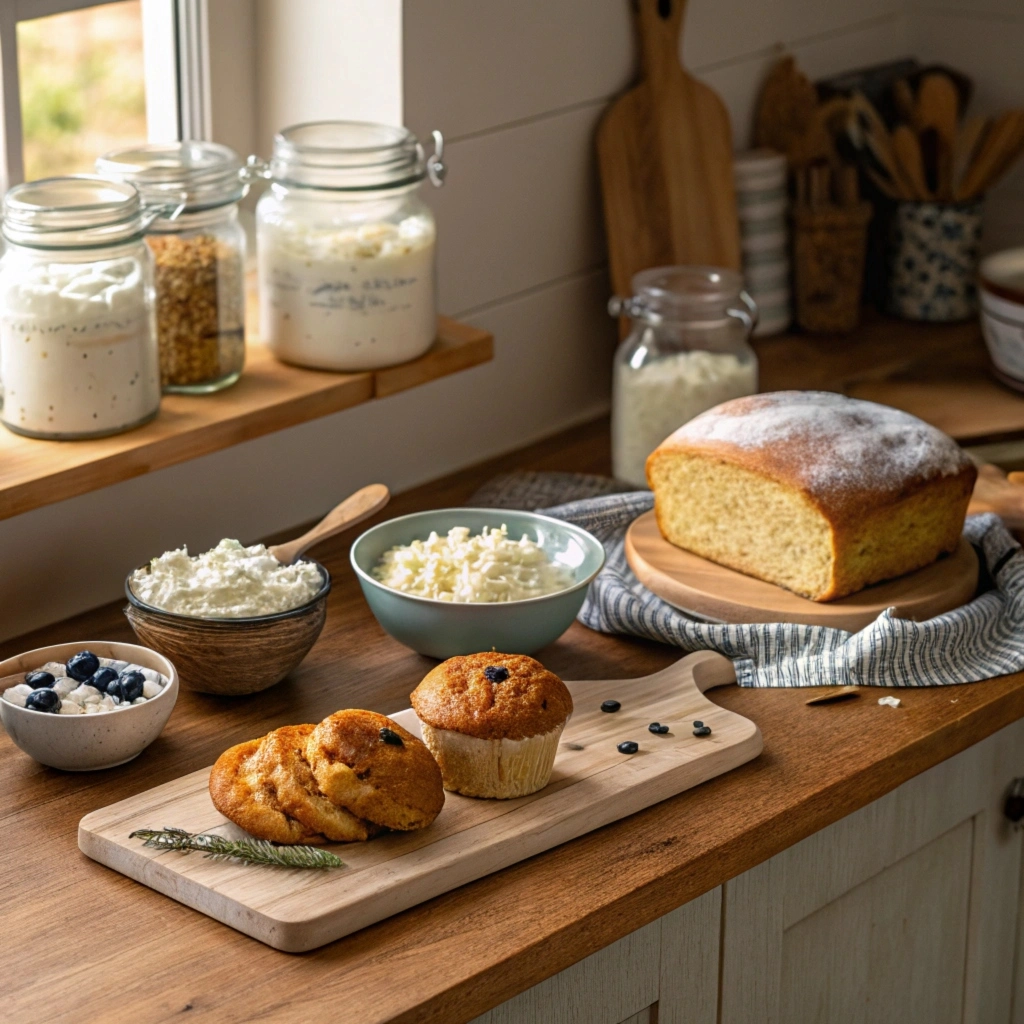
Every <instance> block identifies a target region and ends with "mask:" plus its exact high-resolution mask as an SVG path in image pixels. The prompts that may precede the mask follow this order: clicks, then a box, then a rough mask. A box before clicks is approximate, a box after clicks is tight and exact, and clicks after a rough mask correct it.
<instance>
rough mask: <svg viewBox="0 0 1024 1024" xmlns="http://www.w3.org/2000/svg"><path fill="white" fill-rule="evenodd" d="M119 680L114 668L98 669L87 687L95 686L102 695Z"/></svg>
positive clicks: (88, 681) (90, 678)
mask: <svg viewBox="0 0 1024 1024" xmlns="http://www.w3.org/2000/svg"><path fill="white" fill-rule="evenodd" d="M116 678H117V673H116V672H115V671H114V670H113V669H112V668H98V669H96V671H95V672H94V673H93V675H91V676H90V677H89V679H88V680H87V683H86V685H87V686H95V687H96V689H97V690H99V691H100V693H106V692H107V687H108V686H109V685H110V684H111V683H112V682H113V681H114V680H115V679H116Z"/></svg>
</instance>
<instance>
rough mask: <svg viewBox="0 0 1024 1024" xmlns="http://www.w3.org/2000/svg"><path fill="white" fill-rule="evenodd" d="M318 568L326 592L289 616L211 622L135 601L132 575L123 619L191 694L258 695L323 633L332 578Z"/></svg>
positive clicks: (288, 614) (294, 666) (127, 590)
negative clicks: (170, 663) (169, 665)
mask: <svg viewBox="0 0 1024 1024" xmlns="http://www.w3.org/2000/svg"><path fill="white" fill-rule="evenodd" d="M305 561H309V562H313V559H311V558H310V559H305ZM147 564H148V563H147ZM313 564H314V565H315V566H316V567H317V569H319V570H320V576H321V579H322V580H323V586H321V588H320V590H319V591H318V592H317V594H316V595H315V596H314V597H313V598H311V599H310V600H309V601H307V602H306V603H305V604H301V605H299V606H298V607H297V608H291V609H289V610H288V611H286V612H277V613H276V614H274V615H259V616H254V617H252V618H244V619H206V618H199V617H198V616H194V615H179V614H177V613H175V612H167V611H162V610H161V609H159V608H154V607H153V606H152V605H149V604H146V603H145V602H144V601H140V600H139V598H137V597H136V596H135V594H134V593H133V591H132V587H131V579H132V574H129V575H128V578H127V580H125V585H124V589H125V594H126V595H127V597H128V606H127V607H126V608H125V610H124V613H125V616H126V617H127V619H128V621H129V622H130V623H131V626H132V629H134V630H135V635H136V636H137V637H138V638H139V640H140V641H141V642H142V643H143V644H145V645H146V646H147V647H152V648H153V650H154V651H159V652H160V653H161V654H163V655H164V656H165V657H167V658H169V659H170V660H171V661H173V662H174V665H175V667H176V668H177V670H178V679H179V680H180V683H181V685H182V686H183V687H184V688H185V689H186V690H197V691H198V692H199V693H217V694H222V695H224V696H230V697H237V696H241V695H242V694H245V693H258V692H259V691H260V690H266V689H267V688H268V687H270V686H273V685H274V684H275V683H279V682H280V681H281V680H282V679H284V677H285V676H286V675H288V673H289V672H291V671H292V669H294V668H296V667H297V666H298V665H299V663H300V662H301V661H302V659H303V658H305V656H306V655H307V654H308V653H309V651H310V649H311V648H312V646H313V644H315V643H316V641H317V638H318V637H319V636H320V631H321V630H322V629H323V628H324V622H325V621H326V619H327V595H328V594H329V593H330V592H331V576H330V573H328V571H327V570H326V569H325V568H324V567H323V566H322V565H320V563H319V562H313Z"/></svg>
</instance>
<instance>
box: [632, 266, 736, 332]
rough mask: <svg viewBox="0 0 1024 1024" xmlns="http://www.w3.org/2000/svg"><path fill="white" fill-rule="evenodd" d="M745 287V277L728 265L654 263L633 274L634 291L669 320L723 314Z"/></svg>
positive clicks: (640, 298) (643, 302)
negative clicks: (676, 265) (655, 264)
mask: <svg viewBox="0 0 1024 1024" xmlns="http://www.w3.org/2000/svg"><path fill="white" fill-rule="evenodd" d="M742 290H743V277H742V276H741V275H740V274H739V273H738V272H737V271H735V270H727V269H726V268H725V267H708V266H678V267H652V268H651V269H650V270H642V271H640V273H639V274H634V275H633V294H634V295H635V296H636V298H637V299H638V300H639V301H640V302H641V303H642V304H643V305H644V306H646V307H648V308H649V309H651V310H653V311H656V312H657V313H659V314H661V316H662V317H664V318H665V319H668V320H673V319H676V318H685V319H688V318H690V317H693V316H699V317H703V316H708V315H714V314H719V315H722V314H723V313H724V311H725V309H726V307H727V306H729V304H730V303H732V302H734V301H735V300H736V297H737V296H738V295H739V294H740V292H741V291H742Z"/></svg>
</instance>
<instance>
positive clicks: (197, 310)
mask: <svg viewBox="0 0 1024 1024" xmlns="http://www.w3.org/2000/svg"><path fill="white" fill-rule="evenodd" d="M96 169H97V170H98V171H99V172H100V174H102V175H103V176H104V177H107V178H114V179H116V180H118V181H128V182H131V183H132V184H133V185H134V186H135V187H136V188H137V189H138V190H139V192H140V193H141V195H142V198H143V201H144V202H145V203H146V204H147V205H153V206H163V207H164V208H165V209H166V210H168V211H169V215H168V216H165V217H157V218H156V219H155V220H154V221H153V222H152V223H151V224H150V225H149V229H148V231H147V235H146V242H147V243H148V245H149V248H150V250H151V251H152V253H153V260H154V264H155V272H156V319H157V336H158V339H159V343H160V379H161V382H162V384H163V389H164V391H168V392H183V393H185V394H206V393H208V392H212V391H219V390H221V389H222V388H226V387H228V386H229V385H231V384H234V383H235V381H237V380H238V378H239V376H240V375H241V373H242V366H243V364H244V362H245V231H244V230H243V229H242V226H241V225H240V224H239V222H238V202H239V200H240V199H242V198H243V196H245V194H246V192H247V191H248V188H249V184H248V177H249V175H248V172H247V170H246V169H245V168H244V167H243V166H242V162H241V161H240V160H239V158H238V155H237V154H236V153H235V152H234V150H231V149H229V148H228V147H227V146H220V145H217V144H216V143H214V142H187V141H186V142H168V143H151V144H149V145H145V146H133V147H131V148H129V149H121V150H116V151H115V152H112V153H107V154H106V155H105V156H102V157H100V158H99V160H97V161H96Z"/></svg>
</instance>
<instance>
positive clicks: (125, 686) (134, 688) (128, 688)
mask: <svg viewBox="0 0 1024 1024" xmlns="http://www.w3.org/2000/svg"><path fill="white" fill-rule="evenodd" d="M145 682H146V677H145V676H144V675H143V674H142V673H141V672H136V671H134V670H132V669H129V670H128V671H127V672H122V673H121V674H120V675H119V676H118V677H117V678H116V679H115V680H114V681H113V682H112V683H108V684H107V693H108V694H110V696H111V697H116V698H117V699H118V700H119V701H121V703H122V704H131V702H132V701H133V700H135V698H136V697H141V696H142V687H143V686H144V685H145Z"/></svg>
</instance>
